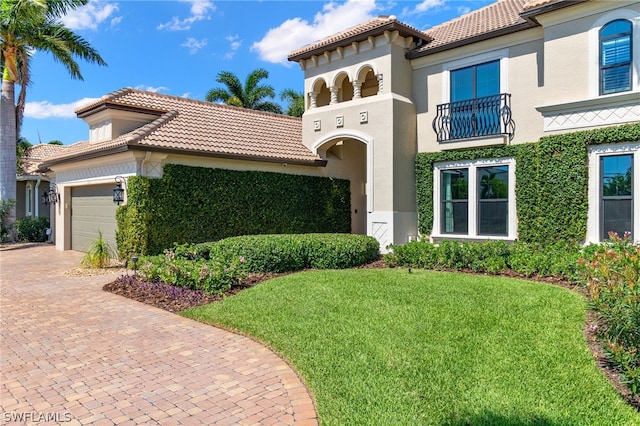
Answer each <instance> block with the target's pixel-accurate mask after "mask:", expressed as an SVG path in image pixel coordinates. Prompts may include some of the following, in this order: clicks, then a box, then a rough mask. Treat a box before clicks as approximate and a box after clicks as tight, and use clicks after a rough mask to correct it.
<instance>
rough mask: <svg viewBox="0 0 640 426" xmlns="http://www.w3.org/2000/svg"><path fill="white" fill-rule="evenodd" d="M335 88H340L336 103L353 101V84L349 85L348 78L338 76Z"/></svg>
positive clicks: (343, 75)
mask: <svg viewBox="0 0 640 426" xmlns="http://www.w3.org/2000/svg"><path fill="white" fill-rule="evenodd" d="M336 86H338V87H339V88H340V89H339V91H338V102H345V101H350V100H352V99H353V84H351V82H350V81H349V77H348V76H347V75H346V74H341V75H340V76H338V78H337V79H336Z"/></svg>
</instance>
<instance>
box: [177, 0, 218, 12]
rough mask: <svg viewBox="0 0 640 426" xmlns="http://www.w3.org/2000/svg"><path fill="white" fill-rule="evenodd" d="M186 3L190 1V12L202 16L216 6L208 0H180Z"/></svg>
mask: <svg viewBox="0 0 640 426" xmlns="http://www.w3.org/2000/svg"><path fill="white" fill-rule="evenodd" d="M180 1H183V2H186V3H191V13H192V14H193V15H194V16H202V15H205V14H206V13H207V12H213V11H214V10H216V6H215V5H214V4H213V2H211V1H209V0H180Z"/></svg>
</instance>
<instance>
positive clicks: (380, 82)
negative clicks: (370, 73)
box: [377, 74, 382, 95]
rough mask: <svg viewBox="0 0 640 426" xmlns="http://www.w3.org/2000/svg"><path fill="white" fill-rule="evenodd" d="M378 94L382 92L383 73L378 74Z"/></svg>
mask: <svg viewBox="0 0 640 426" xmlns="http://www.w3.org/2000/svg"><path fill="white" fill-rule="evenodd" d="M377 77H378V95H379V94H381V93H382V74H378V76H377Z"/></svg>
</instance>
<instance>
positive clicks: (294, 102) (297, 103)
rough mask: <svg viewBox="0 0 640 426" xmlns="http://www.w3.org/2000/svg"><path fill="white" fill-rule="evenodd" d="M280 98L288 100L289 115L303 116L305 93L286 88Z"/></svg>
mask: <svg viewBox="0 0 640 426" xmlns="http://www.w3.org/2000/svg"><path fill="white" fill-rule="evenodd" d="M280 100H282V101H287V103H288V105H287V112H286V114H287V115H290V116H292V117H302V114H303V113H304V94H303V93H302V92H296V91H295V90H293V89H284V90H283V91H282V92H281V93H280Z"/></svg>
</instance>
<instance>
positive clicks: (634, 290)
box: [579, 233, 640, 395]
mask: <svg viewBox="0 0 640 426" xmlns="http://www.w3.org/2000/svg"><path fill="white" fill-rule="evenodd" d="M629 237H630V235H629V234H625V235H624V236H623V237H619V236H618V235H617V234H616V233H610V234H609V238H610V240H609V241H608V242H605V243H602V244H601V245H600V246H598V247H597V248H593V249H591V250H590V256H588V257H583V258H581V259H580V261H579V265H580V267H579V274H580V277H581V278H582V282H583V284H584V285H585V286H586V288H587V289H588V292H589V296H590V304H591V306H592V308H593V309H594V310H595V311H596V312H597V313H598V315H599V317H600V323H599V324H598V327H597V334H598V336H599V337H600V338H601V340H602V341H603V343H604V346H605V350H606V351H607V354H608V356H609V358H610V359H611V361H613V363H614V364H615V365H616V366H617V368H618V369H619V371H620V372H621V373H622V375H623V376H624V377H625V379H626V384H627V385H628V386H629V389H630V390H631V392H632V393H633V394H636V395H637V394H640V245H634V244H633V243H632V241H631V239H630V238H629Z"/></svg>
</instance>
